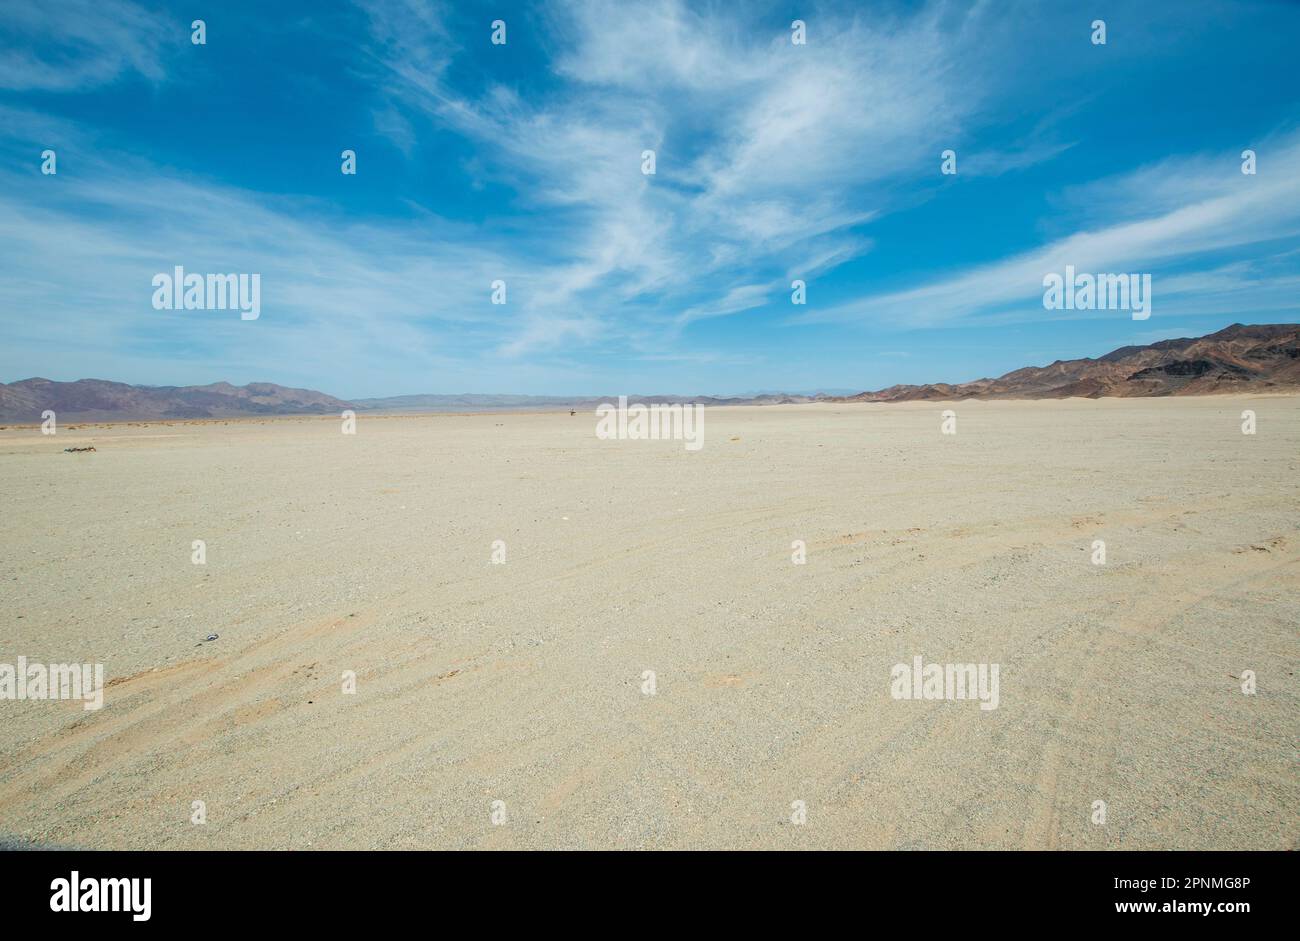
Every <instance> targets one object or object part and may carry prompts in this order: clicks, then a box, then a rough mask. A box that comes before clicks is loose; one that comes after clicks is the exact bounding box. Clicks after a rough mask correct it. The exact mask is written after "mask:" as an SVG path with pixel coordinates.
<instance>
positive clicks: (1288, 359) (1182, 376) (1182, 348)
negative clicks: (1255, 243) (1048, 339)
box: [836, 323, 1300, 402]
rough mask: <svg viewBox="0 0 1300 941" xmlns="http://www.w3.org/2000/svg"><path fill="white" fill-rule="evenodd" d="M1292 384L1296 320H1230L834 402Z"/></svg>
mask: <svg viewBox="0 0 1300 941" xmlns="http://www.w3.org/2000/svg"><path fill="white" fill-rule="evenodd" d="M1292 389H1295V390H1300V324H1265V325H1257V326H1249V327H1248V326H1244V325H1242V324H1239V323H1235V324H1233V325H1232V326H1230V327H1225V328H1224V329H1222V330H1220V331H1218V332H1217V333H1211V334H1209V335H1207V336H1203V337H1185V338H1183V339H1178V340H1161V341H1160V342H1159V343H1152V344H1150V345H1148V346H1123V347H1120V348H1119V349H1117V350H1113V351H1111V352H1110V353H1107V354H1106V355H1105V356H1102V357H1099V358H1097V359H1087V358H1085V359H1068V360H1057V361H1056V362H1054V363H1052V364H1051V365H1050V366H1026V367H1024V368H1022V369H1016V370H1014V371H1012V372H1009V373H1007V374H1006V375H1005V376H1000V377H999V378H997V379H976V380H974V381H973V382H963V383H959V384H956V385H952V384H949V383H946V382H939V383H932V384H927V385H896V386H890V387H889V388H888V389H881V390H879V391H878V392H861V393H859V394H857V395H852V396H845V397H843V398H838V399H836V401H840V402H909V401H916V400H939V399H1063V398H1069V397H1071V396H1080V397H1086V398H1092V399H1095V398H1101V397H1103V396H1119V397H1126V398H1128V397H1134V396H1164V395H1217V394H1223V393H1229V392H1268V391H1286V390H1292Z"/></svg>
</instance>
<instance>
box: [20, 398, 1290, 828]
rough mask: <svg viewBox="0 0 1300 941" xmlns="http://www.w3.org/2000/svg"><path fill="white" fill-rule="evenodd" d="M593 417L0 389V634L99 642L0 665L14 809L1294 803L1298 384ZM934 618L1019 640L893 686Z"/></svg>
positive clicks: (1035, 819) (976, 824) (650, 810)
mask: <svg viewBox="0 0 1300 941" xmlns="http://www.w3.org/2000/svg"><path fill="white" fill-rule="evenodd" d="M944 409H952V410H953V411H954V412H955V413H956V422H957V424H956V434H954V435H944V434H941V418H940V415H941V412H942V410H944ZM1247 409H1249V410H1252V411H1254V412H1255V414H1256V422H1257V430H1256V433H1255V434H1253V435H1246V434H1243V433H1242V418H1241V413H1242V412H1243V410H1247ZM594 428H595V416H594V415H592V414H589V413H579V414H577V415H573V416H571V415H569V414H568V413H567V412H562V413H529V414H478V415H463V414H462V415H404V416H392V417H383V416H371V415H365V414H363V415H361V416H360V417H359V418H358V420H357V428H356V434H355V435H345V434H342V433H341V421H340V419H339V418H338V417H333V416H329V417H323V418H315V417H313V418H292V419H248V420H230V421H191V422H187V421H165V422H151V423H136V424H130V423H126V424H115V425H76V424H75V423H74V424H72V425H67V424H65V425H63V426H61V427H60V429H59V431H58V433H57V434H56V435H54V436H43V435H41V434H40V431H39V429H38V428H35V427H30V426H29V427H21V428H20V427H13V426H10V427H9V428H7V429H5V430H3V431H0V482H3V486H4V491H5V494H6V512H5V526H4V533H3V537H2V538H0V562H2V563H3V565H2V567H0V573H2V574H0V661H3V662H7V663H13V662H14V659H15V658H16V657H17V656H19V655H23V656H25V657H26V658H27V659H28V660H29V661H41V662H48V663H66V662H100V663H103V664H104V666H105V679H106V684H107V685H106V688H105V690H104V705H103V708H102V709H100V710H98V711H87V710H84V709H83V708H82V707H81V704H80V703H77V702H66V701H21V700H20V701H0V840H4V841H7V842H9V843H13V844H18V845H31V846H50V845H54V846H74V847H91V848H134V849H145V848H176V849H201V848H203V849H206V848H216V849H249V848H263V849H285V848H298V849H308V848H311V849H344V848H362V849H369V848H430V849H459V848H481V849H520V848H584V849H604V848H614V849H623V848H627V849H631V848H688V849H703V848H754V849H770V848H788V849H814V848H819V849H822V848H824V849H848V848H867V849H896V848H901V849H946V848H952V849H980V848H987V849H1008V848H1011V849H1014V848H1025V849H1143V848H1145V849H1277V848H1281V849H1295V848H1297V845H1298V844H1300V839H1298V836H1300V812H1298V809H1300V769H1298V768H1297V763H1296V743H1297V740H1298V739H1300V736H1298V735H1297V733H1300V708H1298V706H1300V701H1298V699H1300V695H1298V694H1300V689H1298V687H1297V683H1296V678H1295V669H1296V664H1297V662H1300V632H1298V630H1297V628H1298V627H1300V564H1298V563H1300V551H1298V550H1300V397H1297V396H1285V395H1277V396H1253V397H1241V396H1212V397H1203V398H1163V399H1117V400H1107V399H1103V400H1096V401H1092V400H1078V399H1071V400H1063V401H1058V400H1053V401H1015V402H1011V401H1000V402H981V401H964V402H955V403H936V402H923V403H907V404H889V405H871V404H811V405H797V406H771V407H736V408H711V409H709V410H708V411H707V415H706V422H705V428H704V446H703V448H702V449H701V450H699V451H695V452H692V451H689V450H687V449H686V448H684V447H683V444H682V442H680V441H627V440H600V439H598V438H597V437H596V436H595V434H594ZM87 446H93V447H94V448H95V450H94V451H93V452H81V453H67V452H65V451H64V450H63V449H64V448H68V447H87ZM195 540H202V541H203V543H204V544H205V553H206V561H205V563H204V564H195V563H194V561H193V556H194V551H193V543H194V541H195ZM1097 540H1102V541H1104V542H1105V547H1106V555H1105V562H1104V564H1094V556H1095V551H1094V548H1093V546H1094V542H1095V541H1097ZM497 541H500V543H503V544H504V547H503V548H504V553H505V561H504V563H501V564H495V563H494V562H493V555H494V551H497V552H498V558H499V557H500V554H499V551H498V550H500V549H501V548H502V547H501V546H500V545H498V546H497V547H496V549H494V543H497ZM796 541H801V542H802V543H803V544H804V545H805V546H806V562H805V563H804V564H796V563H795V561H793V557H794V555H795V554H796V548H795V546H794V543H795V542H796ZM212 634H215V635H217V638H216V639H215V640H211V641H209V640H206V638H207V637H208V636H209V635H212ZM917 655H920V656H922V657H923V658H924V659H925V661H926V662H927V663H928V662H938V663H946V662H958V663H966V662H974V663H988V664H998V665H999V667H1000V695H999V704H998V708H996V709H994V710H981V709H980V708H978V704H977V703H975V702H972V701H910V700H899V699H895V698H893V697H892V696H891V693H890V677H891V667H892V666H893V665H894V664H896V663H900V662H901V663H910V662H911V661H912V658H913V657H914V656H917ZM349 671H350V672H351V673H352V674H355V677H356V684H355V692H354V693H350V694H349V693H344V692H343V677H344V674H345V673H348V672H349ZM647 671H649V673H648V672H647ZM1244 671H1252V672H1253V674H1254V676H1255V677H1256V682H1257V689H1256V691H1255V693H1254V694H1253V695H1248V694H1246V693H1245V692H1243V676H1244V675H1245V674H1244ZM650 674H653V677H652V678H653V687H652V688H651V687H649V686H648V685H647V682H648V677H650ZM648 689H652V691H650V692H648V691H647V690H648ZM196 801H202V802H203V804H202V806H203V808H204V812H205V815H206V822H205V823H201V824H200V823H195V822H193V819H194V815H195V810H194V808H195V806H196V805H195V802H196ZM1098 801H1103V802H1105V810H1106V816H1105V822H1104V823H1097V822H1095V817H1096V813H1095V808H1096V806H1097V805H1096V802H1098ZM497 802H500V803H497ZM796 802H802V805H798V804H796ZM800 807H802V809H803V812H804V814H805V816H804V817H803V818H802V819H803V820H804V822H802V823H796V822H794V820H795V819H796V817H797V811H798V809H799V808H800Z"/></svg>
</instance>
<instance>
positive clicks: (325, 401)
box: [0, 378, 350, 422]
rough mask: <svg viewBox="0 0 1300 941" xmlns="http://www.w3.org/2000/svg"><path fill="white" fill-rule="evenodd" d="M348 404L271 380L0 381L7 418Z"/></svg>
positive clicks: (195, 413) (324, 409) (220, 412)
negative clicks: (236, 382)
mask: <svg viewBox="0 0 1300 941" xmlns="http://www.w3.org/2000/svg"><path fill="white" fill-rule="evenodd" d="M349 407H350V406H349V405H348V403H347V402H344V401H341V400H340V399H336V398H334V397H333V396H329V395H325V394H323V393H320V392H313V391H311V390H310V389H286V388H285V387H284V386H277V385H275V384H273V383H270V382H250V383H249V384H248V385H246V386H232V385H231V384H230V383H228V382H214V383H213V384H212V385H207V386H132V385H127V384H126V383H122V382H108V381H106V380H103V379H79V380H77V381H76V382H53V381H51V380H49V379H39V378H37V379H24V380H22V381H21V382H11V383H9V384H8V385H5V384H3V383H0V420H3V421H9V422H39V421H40V420H41V413H42V412H43V411H46V410H47V409H48V410H51V411H53V412H54V413H55V415H56V416H57V417H58V420H59V421H126V420H148V419H158V418H233V417H240V416H252V415H311V414H328V413H331V412H332V413H335V414H337V413H338V412H340V411H342V410H343V409H346V408H349Z"/></svg>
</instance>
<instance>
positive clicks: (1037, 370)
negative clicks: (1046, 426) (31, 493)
mask: <svg viewBox="0 0 1300 941" xmlns="http://www.w3.org/2000/svg"><path fill="white" fill-rule="evenodd" d="M1289 390H1296V391H1300V324H1269V325H1256V326H1243V325H1242V324H1233V325H1232V326H1230V327H1226V328H1225V329H1223V330H1220V331H1218V332H1217V333H1211V334H1209V335H1207V336H1203V337H1194V338H1184V339H1179V340H1161V341H1160V342H1158V343H1152V344H1149V345H1147V346H1125V347H1121V348H1120V349H1117V350H1114V351H1112V352H1110V353H1107V354H1106V355H1105V356H1101V357H1099V358H1097V359H1089V358H1085V359H1071V360H1057V361H1056V362H1054V363H1052V364H1051V365H1049V366H1027V367H1025V368H1023V369H1017V370H1014V371H1012V372H1009V373H1007V374H1006V375H1004V376H1000V377H998V378H997V379H976V380H974V381H972V382H963V383H958V384H950V383H944V382H938V383H930V384H926V385H895V386H890V387H889V388H887V389H881V390H879V391H876V392H861V393H858V394H857V395H847V396H840V395H826V394H821V393H818V394H816V395H795V394H791V395H786V394H782V393H764V394H760V395H754V396H749V397H732V398H727V397H719V396H680V395H635V396H628V401H629V402H633V403H635V402H663V403H676V402H682V403H685V402H693V403H699V404H702V405H772V404H787V403H801V402H908V401H931V400H935V401H937V400H956V399H970V398H974V399H1043V398H1068V397H1070V396H1081V397H1087V398H1100V397H1103V396H1122V397H1133V396H1167V395H1213V394H1220V393H1228V392H1273V391H1289ZM616 400H617V397H616V396H603V397H597V396H568V397H566V396H531V395H482V394H465V395H402V396H394V397H390V398H378V399H357V400H355V401H351V402H349V401H346V400H343V399H338V398H335V397H334V396H331V395H326V394H325V393H323V392H315V391H312V390H311V389H291V388H286V387H284V386H279V385H275V384H274V383H269V382H254V383H249V384H248V385H246V386H234V385H231V384H230V383H228V382H216V383H212V384H211V385H205V386H136V385H127V384H126V383H121V382H109V381H106V380H103V379H79V380H77V381H75V382H54V381H52V380H49V379H40V378H34V379H23V380H21V381H18V382H11V383H9V384H7V385H6V384H5V383H0V421H6V422H39V421H41V414H42V412H44V411H46V410H50V411H53V412H55V414H56V415H57V416H58V417H59V420H60V421H127V420H133V421H147V420H151V419H199V418H239V417H251V416H259V415H260V416H268V415H327V414H338V413H339V412H341V411H343V410H345V409H353V410H355V411H358V412H361V411H369V412H388V413H401V412H430V411H485V410H493V409H516V410H518V409H558V408H572V409H582V410H590V409H594V408H595V407H596V406H597V405H598V404H600V403H601V402H613V401H616Z"/></svg>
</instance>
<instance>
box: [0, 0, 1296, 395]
mask: <svg viewBox="0 0 1300 941" xmlns="http://www.w3.org/2000/svg"><path fill="white" fill-rule="evenodd" d="M195 18H203V19H204V20H205V22H206V26H207V43H206V45H202V46H196V45H194V44H192V43H191V30H190V22H191V20H193V19H195ZM495 19H503V20H505V22H506V43H505V44H504V45H493V44H492V43H491V33H492V26H491V24H492V21H493V20H495ZM794 19H802V20H803V21H804V22H805V23H806V24H807V43H806V45H802V46H798V45H794V44H792V43H791V40H790V37H791V32H790V24H791V21H792V20H794ZM1094 19H1103V20H1105V22H1106V31H1107V37H1106V38H1107V42H1106V44H1105V45H1104V46H1099V45H1094V44H1093V43H1092V41H1091V33H1092V28H1091V25H1090V24H1091V23H1092V21H1093V20H1094ZM1297 41H1300V4H1296V3H1284V2H1254V3H1252V2H1249V0H1242V2H1225V3H1199V2H1195V0H1174V2H1168V3H1165V2H1159V0H1142V2H1137V3H1121V2H1110V0H1092V2H1088V3H1076V2H1059V3H1058V2H1028V3H1023V4H1020V3H1015V2H1012V0H997V2H985V3H960V4H959V3H920V2H915V3H913V2H907V3H869V4H868V3H845V4H836V3H814V2H804V0H799V2H795V3H789V2H781V3H761V2H755V3H734V2H731V3H718V4H686V3H676V2H667V0H663V2H650V3H634V2H613V3H552V4H527V5H525V4H517V3H504V2H492V3H473V2H470V3H465V2H458V3H436V2H430V3H424V2H416V0H358V2H355V3H342V2H340V3H327V2H321V0H312V2H306V3H293V2H288V0H277V2H276V3H273V4H271V3H265V2H250V3H239V2H222V3H200V4H197V5H195V4H193V3H190V4H171V3H168V4H151V3H145V2H128V0H86V2H45V0H41V2H30V3H29V2H26V0H16V2H15V0H8V2H6V3H4V4H3V5H0V158H2V159H0V330H2V331H3V337H4V342H3V344H0V380H2V381H13V380H16V379H21V378H26V377H28V376H33V375H41V376H45V377H47V378H52V379H62V380H70V379H78V378H84V377H95V378H107V379H115V380H121V381H127V382H135V383H144V384H154V385H162V384H168V385H181V384H198V383H206V382H213V381H218V380H228V381H232V382H236V383H244V382H249V381H272V382H278V383H281V384H284V385H293V386H306V387H310V388H317V389H321V390H323V391H326V392H330V393H333V394H336V395H340V396H345V397H361V396H378V395H397V394H409V393H420V392H485V393H486V392H511V393H532V394H571V393H574V394H576V393H583V394H618V393H623V392H628V393H638V392H641V393H649V392H673V393H682V394H692V393H713V394H726V393H737V392H745V391H754V390H775V389H783V390H790V391H795V390H798V391H807V390H816V389H840V390H843V389H852V390H859V389H868V388H873V389H874V388H880V387H883V386H887V385H890V384H893V383H895V382H925V381H940V380H943V381H965V380H969V379H974V378H978V377H980V376H986V375H999V374H1001V373H1003V372H1006V371H1009V370H1011V369H1015V368H1018V367H1020V366H1023V365H1029V364H1045V363H1048V362H1051V361H1052V360H1054V359H1057V358H1071V357H1075V356H1085V355H1099V354H1101V353H1104V352H1107V351H1108V350H1110V349H1112V348H1114V347H1117V346H1122V345H1125V344H1129V343H1145V342H1151V341H1153V340H1157V339H1161V338H1165V337H1171V336H1188V335H1198V334H1202V333H1206V332H1210V331H1213V330H1216V329H1219V328H1221V327H1223V326H1226V325H1227V324H1229V323H1233V322H1237V321H1240V322H1244V323H1276V322H1294V321H1296V320H1297V319H1300V318H1298V317H1297V312H1298V311H1300V291H1298V290H1297V288H1298V287H1300V107H1298V105H1300V82H1298V81H1297V71H1296V65H1295V48H1296V45H1297ZM1247 148H1249V149H1253V150H1254V151H1255V152H1256V153H1257V161H1258V172H1257V173H1256V174H1255V175H1245V174H1243V173H1242V172H1241V156H1240V155H1241V152H1242V151H1243V150H1245V149H1247ZM45 149H52V150H54V151H55V152H56V153H57V160H58V172H57V174H55V175H45V174H42V173H41V156H40V155H41V152H42V151H43V150H45ZM344 149H352V150H355V151H356V154H357V173H356V175H354V176H349V175H344V174H342V173H341V172H340V163H341V160H340V154H341V152H342V151H343V150H344ZM646 149H653V150H654V151H655V152H656V173H655V174H654V175H653V176H647V175H644V174H643V173H642V172H641V163H642V161H641V154H642V151H643V150H646ZM947 149H952V150H954V151H955V152H956V154H957V173H956V174H955V175H943V174H941V172H940V165H941V157H940V155H941V153H942V152H943V151H944V150H947ZM1066 264H1073V265H1074V266H1075V267H1076V269H1078V270H1080V271H1090V272H1143V273H1151V274H1152V278H1153V305H1152V315H1151V317H1150V319H1148V320H1145V321H1134V320H1132V319H1131V318H1130V316H1129V314H1128V313H1127V312H1125V311H1095V312H1092V311H1048V310H1045V309H1044V308H1043V304H1042V295H1043V288H1042V278H1043V276H1044V275H1045V274H1047V273H1049V272H1052V271H1056V272H1061V271H1063V269H1064V265H1066ZM175 265H183V266H184V267H185V268H186V270H188V271H197V272H248V273H252V272H256V273H259V274H260V275H261V282H262V313H261V316H260V318H259V319H258V320H256V321H242V320H241V319H240V318H239V316H238V314H237V313H232V312H230V311H193V310H191V311H171V310H161V311H160V310H155V309H154V308H153V306H152V304H151V298H152V293H153V289H152V287H151V279H152V277H153V275H154V274H155V273H158V272H164V271H170V270H171V269H172V267H173V266H175ZM796 278H798V279H803V280H805V281H806V282H807V304H806V305H803V306H796V305H793V304H792V303H791V290H790V283H791V281H792V280H794V279H796ZM497 279H500V280H503V281H505V282H506V285H507V303H506V304H505V305H494V304H492V303H491V284H492V282H493V281H494V280H497Z"/></svg>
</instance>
